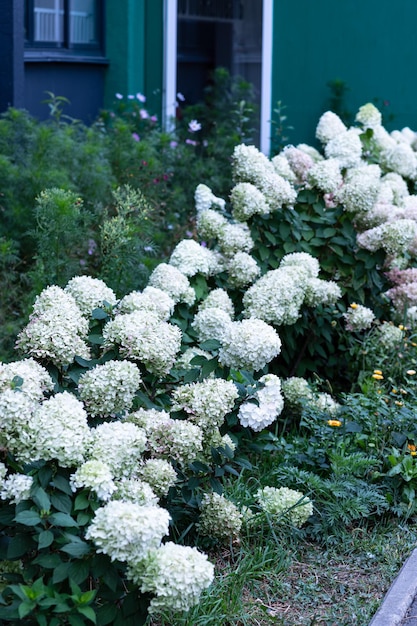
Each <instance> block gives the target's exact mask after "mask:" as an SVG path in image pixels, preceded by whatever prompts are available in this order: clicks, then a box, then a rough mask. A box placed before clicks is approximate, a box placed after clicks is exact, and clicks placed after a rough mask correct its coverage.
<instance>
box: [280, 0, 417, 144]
mask: <svg viewBox="0 0 417 626" xmlns="http://www.w3.org/2000/svg"><path fill="white" fill-rule="evenodd" d="M416 23H417V2H416V0H397V1H396V2H393V1H392V0H275V1H274V42H273V89H272V105H273V106H274V104H275V103H276V101H277V100H281V101H282V102H283V104H285V105H286V107H287V108H286V110H285V112H286V114H287V116H288V123H289V124H291V125H292V126H294V131H290V132H289V138H290V141H291V142H292V143H298V142H306V143H313V142H314V132H315V127H316V125H317V122H318V119H319V117H320V115H321V114H322V113H323V112H324V111H325V110H327V109H328V108H329V98H330V97H331V91H330V89H329V88H328V87H327V83H328V81H332V80H335V79H339V80H342V81H344V82H345V84H346V86H347V87H348V89H349V91H348V92H347V95H346V102H345V104H346V106H345V108H346V110H348V111H349V112H351V113H352V114H353V115H354V114H355V113H356V111H357V110H358V108H359V107H360V106H361V105H362V104H365V103H366V102H373V101H374V99H375V98H377V99H378V101H377V102H376V104H377V106H378V108H380V110H385V111H387V112H388V113H392V114H394V116H395V117H394V120H393V121H392V122H391V123H390V124H388V123H387V124H386V127H387V128H388V129H393V128H402V127H404V126H410V127H411V128H413V129H417V86H416V81H415V80H414V71H415V67H416V62H417V47H416V39H415V37H416V36H415V28H416ZM383 101H388V102H389V106H386V107H384V106H383V104H382V103H383ZM272 108H273V107H272Z"/></svg>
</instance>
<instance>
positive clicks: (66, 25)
mask: <svg viewBox="0 0 417 626" xmlns="http://www.w3.org/2000/svg"><path fill="white" fill-rule="evenodd" d="M100 4H101V3H100V2H99V0H27V1H26V3H25V9H26V15H25V27H26V33H25V35H26V36H25V38H26V45H27V46H29V47H33V48H59V49H61V50H65V49H71V50H72V51H76V50H77V49H80V50H81V49H82V50H83V52H84V51H88V50H91V51H94V52H97V50H98V49H100V48H101V39H102V36H101V35H102V33H101V27H100V26H101V23H100V21H101V15H100Z"/></svg>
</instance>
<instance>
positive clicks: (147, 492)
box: [112, 478, 159, 506]
mask: <svg viewBox="0 0 417 626" xmlns="http://www.w3.org/2000/svg"><path fill="white" fill-rule="evenodd" d="M115 485H116V490H115V492H114V493H113V495H112V499H113V500H123V502H134V503H135V504H139V505H141V506H156V505H157V504H158V502H159V498H158V496H157V495H156V493H155V492H154V490H153V489H152V487H151V486H150V485H149V484H148V483H146V482H145V481H143V480H138V479H137V478H122V480H119V481H118V482H116V483H115Z"/></svg>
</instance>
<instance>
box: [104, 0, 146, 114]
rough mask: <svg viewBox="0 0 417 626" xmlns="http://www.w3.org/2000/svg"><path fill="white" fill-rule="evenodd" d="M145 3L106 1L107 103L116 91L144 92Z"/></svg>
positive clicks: (129, 0) (110, 102)
mask: <svg viewBox="0 0 417 626" xmlns="http://www.w3.org/2000/svg"><path fill="white" fill-rule="evenodd" d="M145 2H146V0H107V2H106V15H105V31H106V56H107V58H108V59H109V61H110V64H109V67H108V70H107V73H106V82H105V96H104V97H105V103H104V105H105V106H111V105H112V103H113V102H114V99H115V98H114V94H115V93H121V94H123V95H124V96H125V97H126V96H127V95H128V94H133V95H135V94H136V93H138V92H141V93H144V91H145V75H144V58H145Z"/></svg>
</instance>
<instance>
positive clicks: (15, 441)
mask: <svg viewBox="0 0 417 626" xmlns="http://www.w3.org/2000/svg"><path fill="white" fill-rule="evenodd" d="M38 406H39V404H38V403H37V402H36V401H34V400H33V399H32V398H31V397H30V396H28V395H27V394H24V393H21V392H20V391H14V390H13V389H7V388H6V390H5V391H3V392H1V393H0V442H1V445H2V447H4V448H6V449H7V450H10V451H11V452H12V453H13V454H16V452H17V451H18V450H20V449H21V448H22V442H21V435H22V432H23V429H24V428H25V427H26V425H27V424H30V423H31V420H32V415H33V413H34V411H35V410H36V408H37V407H38Z"/></svg>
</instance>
